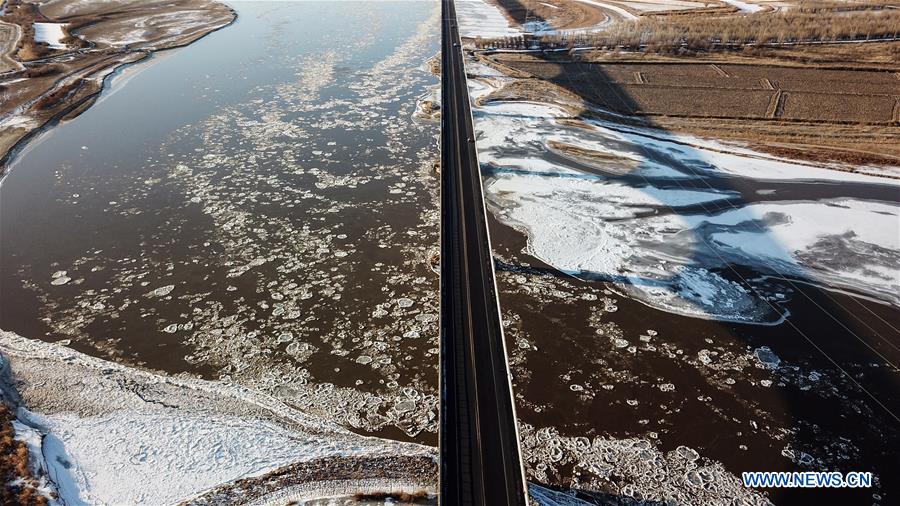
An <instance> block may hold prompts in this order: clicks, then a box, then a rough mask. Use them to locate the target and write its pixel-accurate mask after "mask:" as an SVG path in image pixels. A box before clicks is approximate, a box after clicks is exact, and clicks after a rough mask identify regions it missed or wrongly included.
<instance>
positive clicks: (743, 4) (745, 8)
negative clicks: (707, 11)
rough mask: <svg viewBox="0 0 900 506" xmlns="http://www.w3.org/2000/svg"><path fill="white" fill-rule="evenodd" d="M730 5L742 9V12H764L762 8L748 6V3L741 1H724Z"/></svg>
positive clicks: (753, 5) (752, 5)
mask: <svg viewBox="0 0 900 506" xmlns="http://www.w3.org/2000/svg"><path fill="white" fill-rule="evenodd" d="M722 1H723V2H725V3H727V4H728V5H733V6H735V7H737V8H738V9H740V11H741V12H759V11H761V10H762V6H759V5H755V4H748V3H747V2H741V1H740V0H722Z"/></svg>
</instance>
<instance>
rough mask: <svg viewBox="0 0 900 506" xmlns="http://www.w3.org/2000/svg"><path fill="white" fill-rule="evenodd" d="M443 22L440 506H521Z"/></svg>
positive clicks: (484, 230)
mask: <svg viewBox="0 0 900 506" xmlns="http://www.w3.org/2000/svg"><path fill="white" fill-rule="evenodd" d="M442 10H443V12H442V18H441V25H442V27H441V38H442V42H441V53H442V55H441V72H442V74H441V100H442V104H441V213H442V215H441V216H442V218H441V360H440V362H441V364H440V376H441V379H440V388H441V419H440V473H441V476H440V503H441V504H442V505H488V506H503V505H524V504H526V498H527V496H526V490H525V478H524V475H523V471H522V463H521V459H520V448H519V437H518V431H517V428H516V415H515V406H514V401H513V397H512V388H511V385H510V377H509V366H508V364H507V356H506V346H505V344H504V341H503V328H502V326H501V320H500V306H499V304H498V300H497V286H496V283H495V281H494V265H493V260H492V256H491V241H490V237H489V235H488V227H487V215H486V214H485V207H484V198H483V194H482V187H481V175H480V170H479V165H478V159H477V156H476V152H475V132H474V129H473V127H472V111H471V109H470V105H469V93H468V89H467V85H466V73H465V64H464V61H463V53H462V49H461V47H460V39H459V31H458V28H457V21H456V9H455V7H454V4H453V0H443V1H442Z"/></svg>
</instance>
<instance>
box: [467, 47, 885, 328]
mask: <svg viewBox="0 0 900 506" xmlns="http://www.w3.org/2000/svg"><path fill="white" fill-rule="evenodd" d="M482 68H483V67H482V66H481V65H478V64H476V63H469V68H468V70H469V71H470V72H472V73H473V74H475V75H487V72H484V71H483V70H482ZM502 81H503V80H502V79H498V78H496V77H488V78H478V79H470V81H469V82H470V92H471V93H472V95H473V96H475V97H483V96H485V95H486V94H487V93H489V92H490V91H491V89H492V85H497V84H498V83H501V82H502ZM474 113H475V114H474V115H475V127H476V133H477V138H478V149H479V160H480V162H481V163H482V164H483V165H484V171H485V175H486V176H487V179H486V181H485V194H486V199H487V202H488V204H489V206H490V207H491V209H492V211H493V212H494V213H495V215H496V216H497V217H498V218H499V219H500V220H501V221H503V222H505V223H507V224H509V225H511V226H513V227H515V228H518V229H519V230H522V231H523V232H524V233H525V234H526V235H527V237H528V242H527V247H526V252H527V253H529V254H531V255H533V256H535V257H537V258H539V259H541V260H542V261H544V262H546V263H547V264H549V265H552V266H553V267H555V268H558V269H560V270H563V271H565V272H569V273H572V274H574V275H576V276H579V277H587V278H591V279H604V280H610V281H614V282H616V283H617V284H618V287H619V289H621V290H623V291H625V292H627V293H628V294H629V295H630V296H632V297H634V298H636V299H637V300H640V301H642V302H644V303H646V304H648V305H650V306H653V307H657V308H659V309H664V310H667V311H672V312H678V313H684V314H690V315H694V316H698V317H704V318H714V319H723V320H733V321H747V322H755V323H774V322H778V321H781V319H782V314H781V312H780V311H778V310H776V307H775V306H774V305H773V304H771V302H772V301H776V300H782V299H783V298H784V297H785V294H783V293H769V292H768V291H767V290H768V289H766V290H764V289H762V288H759V289H757V287H756V285H754V283H753V282H751V283H750V284H749V285H748V284H746V283H737V282H735V281H742V280H741V278H740V277H738V276H737V274H736V273H734V272H733V271H731V270H730V266H731V265H744V266H749V267H752V268H753V269H754V270H756V271H757V272H760V273H763V274H770V275H773V276H777V275H778V274H784V275H788V276H794V277H800V278H803V279H807V280H809V281H811V282H813V283H816V284H819V285H821V286H826V287H834V288H849V289H852V290H853V291H855V292H857V293H862V294H866V295H869V296H872V297H875V298H878V299H881V300H885V301H890V302H892V303H894V304H898V305H900V296H898V294H900V281H898V274H897V273H898V272H900V208H898V206H897V205H896V204H895V203H890V202H875V201H861V200H858V199H849V198H848V199H830V200H829V199H822V200H819V201H787V200H785V201H777V200H774V201H773V200H769V201H766V202H755V203H753V202H751V203H749V204H747V203H744V202H740V201H736V200H733V197H736V196H737V195H738V193H736V190H729V187H728V186H724V187H723V186H722V185H721V183H720V184H719V186H718V187H717V188H718V189H713V188H712V187H711V186H710V185H709V184H708V183H707V181H709V178H710V177H718V178H722V177H734V178H742V179H744V178H746V179H745V180H753V181H755V183H754V184H759V185H761V186H762V187H763V188H762V190H763V193H758V194H759V195H767V196H771V195H772V193H771V192H768V193H767V192H766V191H765V188H764V187H765V186H766V184H767V183H766V182H767V181H771V184H772V185H775V186H777V185H783V184H787V183H792V184H804V183H805V182H810V183H815V184H816V185H819V186H821V183H822V182H830V183H842V182H851V181H852V182H856V183H868V184H877V185H889V186H893V187H897V186H900V182H898V181H895V180H889V179H885V178H878V177H873V176H869V175H864V174H852V173H846V172H839V171H834V170H827V169H823V168H814V167H809V166H806V165H801V164H796V163H791V162H789V161H785V160H778V159H773V158H772V157H769V156H766V155H763V154H760V153H756V152H753V151H751V150H749V149H747V148H739V147H734V146H731V145H725V144H723V143H719V142H715V141H707V140H701V139H697V138H693V137H689V136H679V135H671V134H666V133H664V132H658V131H653V130H648V129H638V128H623V127H621V125H613V124H611V123H603V122H596V123H594V124H592V125H591V126H590V128H589V129H587V130H586V129H584V128H577V127H570V126H567V125H563V124H560V123H559V122H558V121H556V119H555V118H558V117H561V116H565V114H564V113H563V111H561V110H560V109H558V108H554V107H551V106H546V105H541V104H534V103H521V102H493V101H488V102H487V103H485V104H484V105H482V106H479V107H476V108H475V110H474ZM551 141H552V142H551ZM554 145H555V146H558V145H565V146H575V147H578V148H580V149H583V150H590V151H594V152H596V154H597V156H596V157H594V158H588V159H585V158H584V157H582V158H580V159H579V158H578V157H577V156H574V157H573V156H572V155H567V154H566V153H565V152H560V151H559V150H557V149H555V148H554ZM810 188H811V191H812V188H813V186H812V185H811V186H810ZM769 198H770V199H771V197H769ZM729 199H732V200H729Z"/></svg>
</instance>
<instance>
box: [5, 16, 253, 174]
mask: <svg viewBox="0 0 900 506" xmlns="http://www.w3.org/2000/svg"><path fill="white" fill-rule="evenodd" d="M234 17H235V15H234V12H233V11H232V10H231V9H230V8H229V7H227V6H225V5H223V4H220V3H217V2H216V1H215V0H174V1H167V0H109V1H104V2H73V1H68V0H44V1H41V2H28V1H23V0H10V1H9V2H8V3H7V7H6V11H5V13H4V15H3V16H2V17H0V23H3V24H2V25H0V41H2V42H3V43H4V45H3V46H2V51H0V54H2V55H6V54H8V55H9V56H8V57H6V56H4V58H8V60H3V65H4V68H2V69H0V94H2V97H3V101H2V103H0V174H2V173H3V172H4V170H5V169H6V166H7V165H8V163H9V160H10V158H11V155H12V154H14V152H15V151H16V149H17V148H20V147H21V146H22V145H24V143H25V142H27V141H28V139H29V138H30V137H31V136H32V135H34V134H35V133H37V132H39V131H40V130H41V129H43V128H45V127H46V126H47V125H50V124H52V123H53V122H54V121H57V120H61V119H69V118H71V117H74V116H75V115H77V114H79V113H80V112H82V111H83V110H84V109H85V108H86V107H88V106H89V105H90V104H91V103H92V101H93V100H94V99H95V98H96V97H97V96H98V94H99V93H100V91H101V90H102V87H103V79H104V78H105V77H106V76H108V75H109V74H110V73H112V72H113V71H115V69H116V68H118V67H120V66H122V65H126V64H129V63H135V62H138V61H140V60H142V59H144V58H147V57H148V56H149V55H150V54H151V53H152V52H154V51H157V50H163V49H170V48H175V47H179V46H184V45H187V44H190V43H191V42H193V41H195V40H197V39H199V38H200V37H203V36H204V35H206V34H208V33H209V32H211V31H213V30H216V29H219V28H221V27H223V26H225V25H227V24H229V23H231V22H232V21H233V20H234ZM35 21H40V22H52V23H65V24H66V26H65V29H64V30H65V31H64V33H67V34H68V36H66V37H65V38H64V39H63V40H62V42H63V43H64V45H65V46H64V47H60V48H51V47H50V46H48V45H47V44H45V43H40V42H37V41H35V39H34V28H33V26H34V22H35ZM4 27H12V28H6V29H5V30H4ZM16 34H21V36H17V35H16ZM14 36H15V40H17V43H16V42H12V41H13V40H14V38H13V37H14Z"/></svg>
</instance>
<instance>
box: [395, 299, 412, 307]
mask: <svg viewBox="0 0 900 506" xmlns="http://www.w3.org/2000/svg"><path fill="white" fill-rule="evenodd" d="M412 305H413V301H412V299H407V298H406V297H403V298H402V299H399V300H398V301H397V306H398V307H402V308H407V307H411V306H412Z"/></svg>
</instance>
